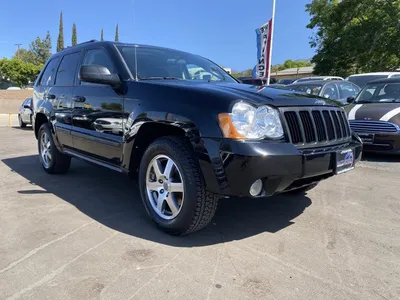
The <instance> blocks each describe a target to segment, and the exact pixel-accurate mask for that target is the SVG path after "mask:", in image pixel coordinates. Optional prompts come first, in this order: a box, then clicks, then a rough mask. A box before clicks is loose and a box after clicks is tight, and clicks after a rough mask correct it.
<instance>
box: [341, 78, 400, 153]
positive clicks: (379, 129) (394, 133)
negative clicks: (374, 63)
mask: <svg viewBox="0 0 400 300" xmlns="http://www.w3.org/2000/svg"><path fill="white" fill-rule="evenodd" d="M346 111H347V113H348V119H349V122H350V126H351V128H352V130H353V131H355V132H356V133H357V134H358V135H359V136H360V138H361V139H362V141H363V143H364V151H369V152H381V153H396V154H400V78H388V79H378V80H374V81H371V82H369V83H367V84H366V86H365V87H364V88H363V89H362V91H361V92H360V93H359V95H358V96H357V98H356V99H355V101H354V102H353V103H352V104H351V105H349V106H347V107H346Z"/></svg>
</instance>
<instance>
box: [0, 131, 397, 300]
mask: <svg viewBox="0 0 400 300" xmlns="http://www.w3.org/2000/svg"><path fill="white" fill-rule="evenodd" d="M0 141H1V142H0V160H1V161H0V257H1V259H0V299H399V297H400V235H399V232H400V187H399V184H400V183H399V178H400V158H398V157H397V158H396V157H376V156H368V157H367V158H366V160H364V161H362V162H361V163H360V164H359V165H358V166H357V168H356V170H355V171H353V172H349V173H346V174H342V175H340V176H337V177H335V178H333V179H331V180H327V181H325V182H322V183H321V184H320V185H319V186H318V187H317V188H316V189H314V190H312V191H311V192H309V193H308V194H307V195H304V196H292V195H280V196H276V197H272V198H267V199H257V200H254V199H237V200H232V199H224V200H221V202H220V206H219V208H218V212H217V214H216V217H215V219H214V220H213V222H212V223H211V225H210V226H209V227H207V228H206V229H205V230H202V231H200V232H198V233H195V234H192V235H190V236H186V237H171V236H168V235H166V234H164V233H162V232H160V231H159V230H157V229H156V228H155V227H154V226H153V224H152V223H151V221H149V219H148V218H147V216H146V213H145V210H144V208H143V207H142V203H141V199H140V197H139V193H138V189H137V187H136V182H135V181H131V180H130V179H129V178H128V177H125V176H124V175H121V174H118V173H115V172H113V171H110V170H107V169H102V168H99V167H96V166H91V165H88V164H86V163H83V162H80V161H77V160H74V161H73V164H72V167H71V170H70V172H69V173H68V174H66V175H59V176H50V175H47V174H46V173H45V172H44V171H43V170H42V169H41V167H40V165H39V163H38V156H37V149H36V140H35V139H34V135H33V133H32V131H31V129H30V128H27V129H25V130H22V129H17V128H4V127H3V128H0Z"/></svg>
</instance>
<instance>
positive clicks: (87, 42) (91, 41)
mask: <svg viewBox="0 0 400 300" xmlns="http://www.w3.org/2000/svg"><path fill="white" fill-rule="evenodd" d="M94 42H98V40H90V41H86V42H82V43H79V44H76V45H75V46H67V48H72V47H76V46H80V45H84V44H89V43H94Z"/></svg>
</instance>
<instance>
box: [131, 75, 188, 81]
mask: <svg viewBox="0 0 400 300" xmlns="http://www.w3.org/2000/svg"><path fill="white" fill-rule="evenodd" d="M139 80H182V78H178V77H168V76H164V77H162V76H152V77H143V78H140V77H139Z"/></svg>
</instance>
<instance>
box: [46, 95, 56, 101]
mask: <svg viewBox="0 0 400 300" xmlns="http://www.w3.org/2000/svg"><path fill="white" fill-rule="evenodd" d="M44 99H46V100H54V99H56V95H54V94H46V95H45V96H44Z"/></svg>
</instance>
